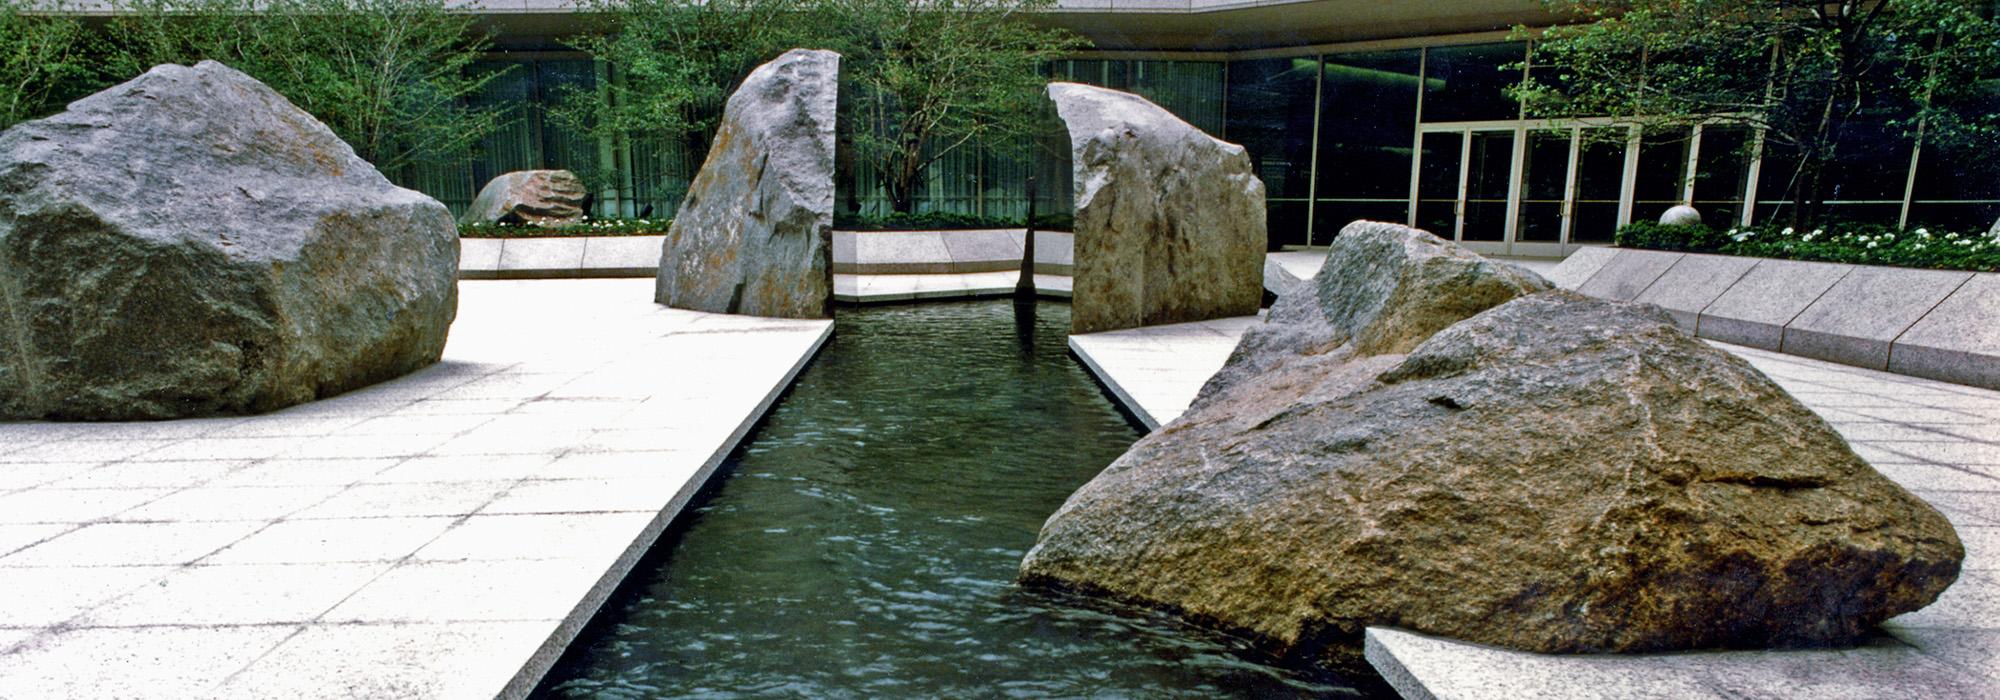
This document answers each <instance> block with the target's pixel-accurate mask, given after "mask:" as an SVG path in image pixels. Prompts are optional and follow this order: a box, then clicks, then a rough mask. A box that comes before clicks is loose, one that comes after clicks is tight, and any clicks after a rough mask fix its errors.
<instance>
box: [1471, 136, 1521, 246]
mask: <svg viewBox="0 0 2000 700" xmlns="http://www.w3.org/2000/svg"><path fill="white" fill-rule="evenodd" d="M1465 168H1466V173H1465V175H1466V179H1465V235H1464V236H1463V240H1468V241H1498V240H1503V239H1505V238H1506V235H1507V185H1508V180H1509V179H1510V178H1511V176H1512V172H1513V169H1514V132H1512V131H1474V132H1472V151H1471V154H1470V156H1469V158H1468V160H1467V161H1466V163H1465Z"/></svg>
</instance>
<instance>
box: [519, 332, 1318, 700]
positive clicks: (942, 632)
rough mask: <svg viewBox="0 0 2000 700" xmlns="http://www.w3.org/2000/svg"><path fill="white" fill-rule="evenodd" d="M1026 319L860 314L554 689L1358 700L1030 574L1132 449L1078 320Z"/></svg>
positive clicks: (734, 460) (1129, 431)
mask: <svg viewBox="0 0 2000 700" xmlns="http://www.w3.org/2000/svg"><path fill="white" fill-rule="evenodd" d="M1025 311H1026V312H1027V313H1022V314H1016V313H1015V309H1014V308H1013V303H1012V302H1010V301H992V302H976V303H959V304H928V305H920V306H895V307H881V308H873V309H860V310H843V311H842V314H841V316H840V320H839V325H838V327H837V330H836V334H835V337H834V339H833V340H832V341H831V342H830V344H829V345H828V347H827V348H826V349H825V350H824V351H823V352H822V354H821V355H820V357H819V358H818V359H817V360H815V361H814V363H813V365H812V366H811V368H809V369H808V370H807V371H806V372H805V373H804V374H803V375H802V376H801V377H800V379H799V381H798V383H797V384H796V385H795V386H794V387H793V389H792V391H791V393H790V394H789V395H788V396H787V397H786V398H785V399H784V400H783V401H782V402H781V403H780V404H779V406H778V407H777V408H776V409H775V410H774V411H773V412H772V414H771V416H770V417H769V419H768V421H767V422H766V423H765V425H764V426H763V427H762V428H761V429H760V430H759V431H758V432H757V433H756V434H755V435H754V436H753V437H752V438H751V440H750V441H749V442H748V443H747V445H746V447H745V448H744V449H741V450H739V451H738V452H737V454H735V455H734V456H732V457H731V458H730V461H729V463H728V464H726V465H725V471H724V472H723V476H722V477H720V478H719V480H720V483H719V485H716V486H713V487H712V488H711V490H710V492H709V493H708V494H707V495H706V496H705V498H704V499H703V500H701V501H700V506H699V507H697V508H695V509H693V510H691V511H690V512H689V513H687V514H685V515H684V516H683V517H682V518H681V520H680V521H679V522H677V523H676V525H675V527H674V528H673V529H672V530H671V531H669V532H668V534H667V535H666V536H665V537H663V538H662V540H661V544H660V546H658V547H656V548H655V550H654V551H655V553H654V554H653V555H652V557H651V558H650V559H649V560H648V561H647V562H642V564H641V567H640V569H639V571H638V572H636V573H634V574H633V578H632V580H629V581H628V582H627V585H626V586H625V588H624V589H623V590H621V592H620V593H619V594H618V595H617V596H614V598H613V599H612V601H611V602H610V603H609V604H607V605H606V606H605V609H604V611H603V612H602V613H600V615H599V617H598V620H597V621H596V622H594V623H593V624H592V626H591V627H590V629H587V630H585V632H584V634H583V635H582V636H581V637H580V638H579V639H578V641H577V643H576V644H574V645H572V647H571V652H570V654H569V655H568V656H566V657H565V658H564V659H563V661H562V662H560V663H559V664H558V666H557V668H556V670H555V671H554V672H552V673H551V674H550V677H549V680H548V681H546V682H545V683H544V685H543V687H542V688H540V689H538V691H537V693H538V695H540V696H543V697H604V698H652V697H813V698H877V697H953V698H956V697H996V696H1004V697H1052V696H1061V697H1077V696H1093V697H1095V696H1104V697H1214V696H1246V697H1296V696H1313V695H1346V694H1352V691H1348V690H1345V689H1344V687H1343V686H1341V685H1338V684H1337V683H1336V682H1335V681H1333V680H1331V679H1324V678H1307V677H1302V676H1300V675H1296V674H1294V673H1292V672H1289V671H1286V670H1282V669H1278V668H1273V667H1270V666H1266V665H1262V664H1259V663H1256V662H1255V661H1254V660H1253V657H1248V656H1245V655H1243V654H1241V653H1239V652H1240V645H1239V644H1237V643H1236V642H1235V641H1234V640H1231V639H1229V638H1227V637H1223V636H1220V635H1213V634H1207V633H1203V632H1200V631H1198V630H1192V629H1189V628H1186V627H1184V626H1181V625H1179V624H1177V623H1176V622H1175V621H1174V620H1172V619H1170V618H1167V617H1165V616H1161V615H1157V614H1152V613H1147V612H1143V611H1134V610H1120V609H1117V608H1115V607H1112V606H1107V605H1104V604H1100V603H1093V602H1088V601H1081V600H1074V599H1069V598H1066V597H1065V596H1064V595H1062V594H1059V593H1046V592H1040V591H1028V590H1023V589H1020V588H1017V587H1015V586H1014V585H1013V583H1012V581H1013V577H1014V575H1015V573H1016V571H1017V568H1018V566H1019V564H1020V561H1021V557H1022V556H1023V555H1024V554H1025V553H1026V549H1027V548H1028V547H1029V546H1031V545H1033V544H1034V541H1035V534H1036V532H1037V531H1038V530H1039V528H1040V527H1041V524H1042V522H1043V520H1045V519H1046V518H1047V517H1048V515H1049V514H1050V513H1051V512H1053V511H1054V510H1055V509H1056V508H1057V507H1058V506H1060V505H1061V504H1062V502H1063V500H1064V499H1065V498H1066V497H1067V496H1068V495H1069V493H1070V492H1072V491H1074V490H1075V489H1076V487H1077V486H1079V485H1081V484H1082V483H1083V482H1085V481H1087V480H1089V479H1090V477H1091V476H1093V475H1094V474H1096V473H1097V472H1098V471H1099V470H1100V469H1102V468H1103V467H1104V466H1105V465H1106V464H1109V463H1110V462H1111V461H1112V460H1113V459H1115V458H1116V457H1117V456H1118V455H1119V454H1120V453H1122V452H1123V451H1124V449H1125V448H1126V447H1127V446H1128V445H1129V444H1130V443H1131V442H1132V441H1133V440H1134V439H1136V438H1137V437H1138V434H1137V432H1135V430H1134V429H1133V428H1132V426H1131V425H1130V424H1129V423H1128V422H1127V421H1126V420H1125V418H1124V417H1123V416H1121V415H1120V414H1119V413H1118V412H1117V411H1116V409H1115V408H1114V407H1113V406H1112V405H1111V404H1110V403H1109V402H1108V401H1107V400H1106V399H1105V398H1104V396H1103V395H1102V394H1101V392H1100V391H1099V389H1098V388H1097V387H1096V385H1095V384H1093V383H1092V382H1091V380H1090V378H1089V377H1088V376H1086V375H1084V374H1083V371H1082V370H1081V369H1079V368H1078V367H1077V365H1076V363H1075V362H1074V361H1073V360H1071V359H1070V358H1068V357H1067V356H1066V354H1065V353H1066V347H1065V340H1066V333H1067V331H1068V327H1069V309H1068V307H1067V306H1066V305H1063V304H1054V303H1045V304H1039V305H1035V306H1034V307H1032V308H1028V309H1025ZM1010 321H1012V322H1013V323H1014V324H1015V325H1014V327H1013V328H1012V329H1011V331H1012V332H1010V329H1009V328H1008V324H1009V322H1010Z"/></svg>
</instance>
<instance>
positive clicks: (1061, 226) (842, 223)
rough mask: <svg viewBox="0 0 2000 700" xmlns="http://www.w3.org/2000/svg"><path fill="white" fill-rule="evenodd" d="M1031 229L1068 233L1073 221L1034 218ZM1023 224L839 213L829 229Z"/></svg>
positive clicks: (937, 215)
mask: <svg viewBox="0 0 2000 700" xmlns="http://www.w3.org/2000/svg"><path fill="white" fill-rule="evenodd" d="M1035 219H1036V223H1035V228H1036V229H1037V230H1042V231H1068V230H1070V227H1071V226H1073V225H1075V220H1074V218H1073V217H1071V216H1070V215H1068V214H1058V215H1055V216H1037V217H1035ZM1025 225H1026V222H1024V221H1022V220H1021V219H1005V218H999V217H991V216H974V215H972V214H956V213H952V212H943V211H932V212H924V213H921V214H908V213H904V212H891V213H889V214H888V215H886V216H867V215H860V214H849V213H846V212H840V213H836V214H834V217H833V227H834V228H837V229H840V230H842V231H955V230H967V229H988V228H1021V227H1022V226H1025Z"/></svg>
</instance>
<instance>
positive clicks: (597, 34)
mask: <svg viewBox="0 0 2000 700" xmlns="http://www.w3.org/2000/svg"><path fill="white" fill-rule="evenodd" d="M808 2H809V0H578V5H577V6H578V8H579V9H581V10H583V11H584V12H586V13H588V14H591V15H595V16H598V17H601V18H602V20H601V21H602V24H601V25H600V26H598V27H595V28H594V30H593V31H592V32H590V33H586V34H583V35H580V36H576V37H572V38H571V39H569V43H570V44H571V45H572V46H575V47H576V48H578V49H580V50H582V51H584V52H586V53H589V54H590V55H591V57H592V58H595V59H597V60H598V61H599V62H601V63H603V64H605V65H608V66H610V67H611V70H612V71H613V72H614V73H615V75H613V76H612V79H611V80H609V81H606V82H604V83H603V84H601V85H599V86H597V88H596V90H595V91H593V92H589V93H574V94H570V95H564V96H561V97H562V101H563V103H564V104H563V108H562V110H561V111H560V113H559V115H560V117H561V118H563V119H564V120H565V121H566V122H567V123H569V124H570V125H572V126H574V127H576V128H580V129H584V130H587V131H589V132H590V133H592V134H593V135H596V136H599V137H606V138H633V137H639V138H652V137H686V136H690V135H705V134H707V133H709V132H711V131H713V130H714V129H715V126H716V119H717V118H719V117H720V116H721V108H722V102H723V100H724V99H726V98H727V97H728V96H729V91H730V90H731V89H733V88H734V87H735V85H736V84H737V83H739V82H741V81H742V80H743V77H744V76H745V75H748V74H749V73H750V71H751V70H752V69H754V68H756V67H757V66H758V64H761V63H763V62H765V61H768V60H770V59H772V58H775V57H777V55H778V54H780V53H783V52H785V51H786V50H787V49H792V48H798V47H800V46H809V45H811V44H812V43H813V42H814V41H815V39H814V37H813V36H812V35H813V32H811V31H808V27H809V25H810V24H811V22H810V20H809V19H808V18H807V17H804V16H803V15H804V14H805V13H807V12H809V11H810V7H809V5H808Z"/></svg>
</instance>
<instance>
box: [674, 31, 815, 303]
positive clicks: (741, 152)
mask: <svg viewBox="0 0 2000 700" xmlns="http://www.w3.org/2000/svg"><path fill="white" fill-rule="evenodd" d="M839 77H840V54H837V53H834V52H832V51H815V50H806V49H793V50H791V51H787V52H785V55H783V56H779V57H778V58H777V59H776V60H773V61H771V62H770V63H766V64H764V65H762V66H758V67H757V69H756V70H754V71H751V72H750V76H749V77H747V78H744V79H743V85H742V87H739V88H737V89H736V93H735V94H733V95H730V96H729V102H728V104H727V105H725V106H724V108H723V112H722V125H721V128H719V129H718V130H717V131H716V133H715V142H714V143H713V144H712V145H711V146H710V147H709V151H708V160H707V161H706V162H704V163H702V165H701V172H700V174H698V175H696V176H695V179H694V184H693V186H692V187H690V188H689V189H688V194H687V199H686V200H684V201H683V202H682V203H681V208H680V211H679V212H678V213H677V214H675V215H674V223H673V226H671V227H670V228H668V229H667V240H666V243H665V245H664V247H663V250H662V252H661V256H660V272H659V278H658V280H659V282H658V285H657V287H656V289H655V292H654V296H653V299H654V300H655V301H658V302H659V303H662V304H666V305H668V306H672V307H675V308H680V309H693V310H696V311H713V312H719V313H732V314H747V315H751V316H775V317H782V318H830V317H832V316H833V240H832V236H833V233H832V232H833V148H834V146H833V120H834V104H835V100H834V98H835V96H836V95H837V90H838V88H839Z"/></svg>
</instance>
